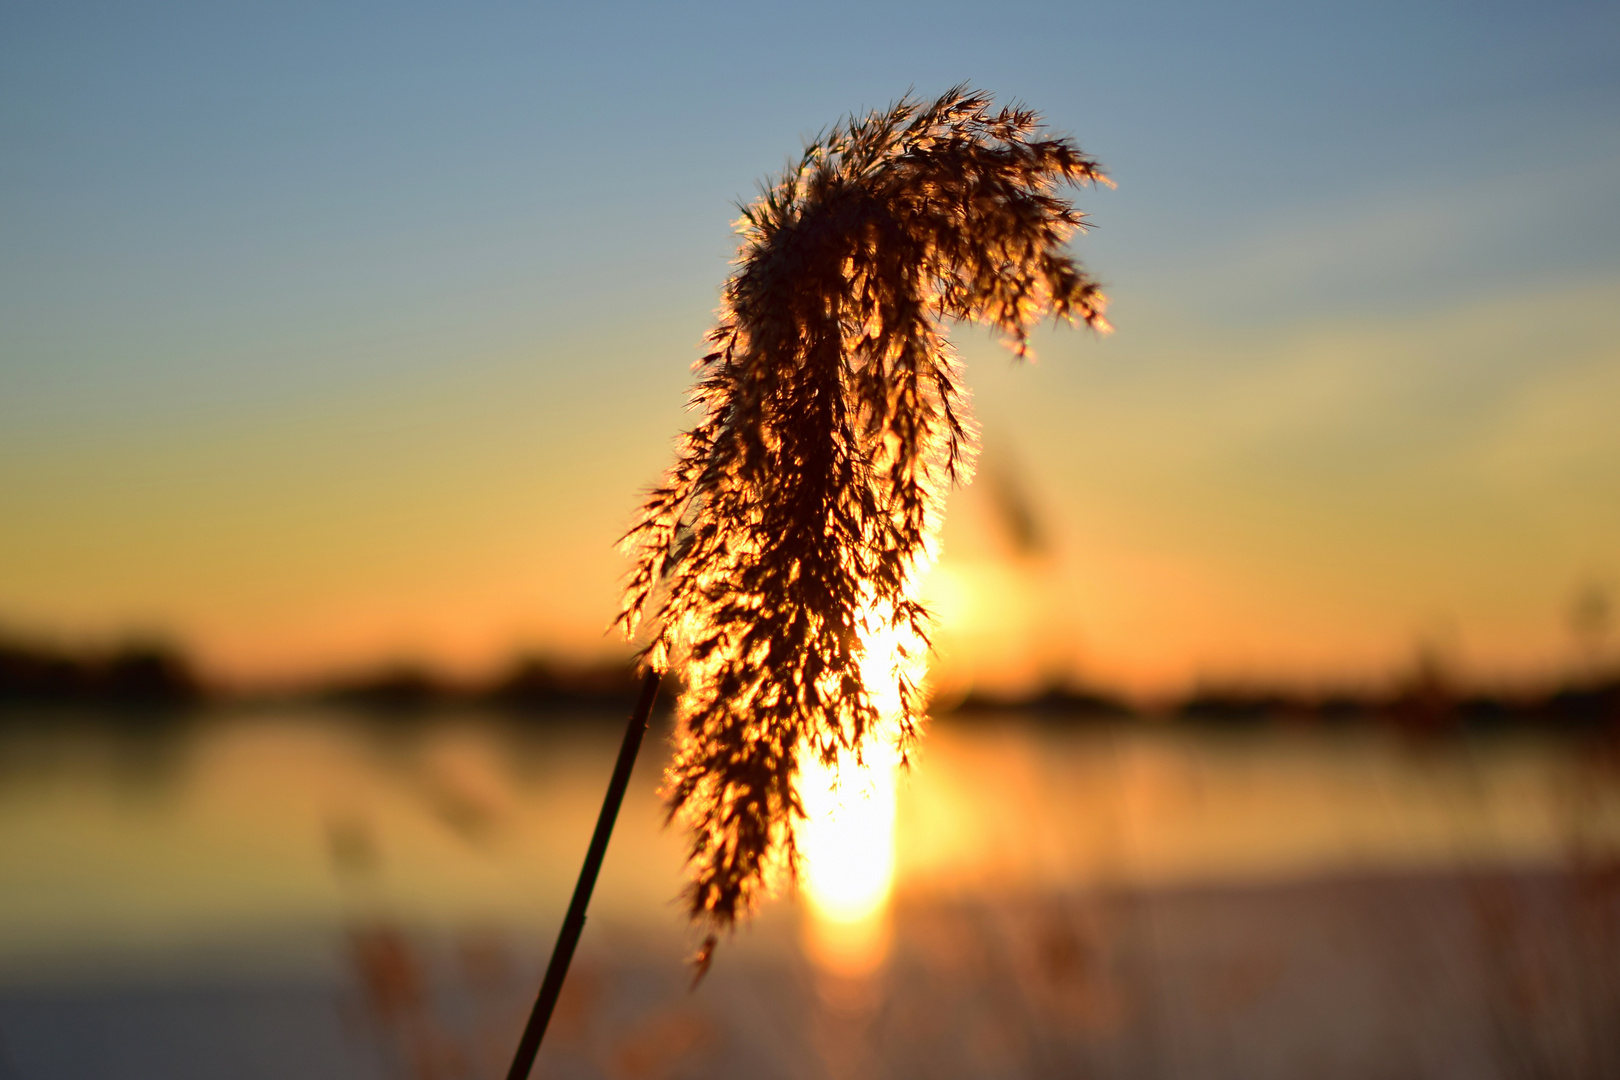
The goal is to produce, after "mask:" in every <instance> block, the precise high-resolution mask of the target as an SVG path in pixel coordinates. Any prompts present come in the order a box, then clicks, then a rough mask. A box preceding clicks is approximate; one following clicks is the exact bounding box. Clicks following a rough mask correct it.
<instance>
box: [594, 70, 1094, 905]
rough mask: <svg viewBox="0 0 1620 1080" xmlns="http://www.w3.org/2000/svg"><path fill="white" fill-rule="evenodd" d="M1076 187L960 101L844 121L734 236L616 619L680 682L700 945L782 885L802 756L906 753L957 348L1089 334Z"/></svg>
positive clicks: (634, 538) (1068, 145) (1025, 137)
mask: <svg viewBox="0 0 1620 1080" xmlns="http://www.w3.org/2000/svg"><path fill="white" fill-rule="evenodd" d="M1093 182H1100V183H1107V180H1106V178H1105V177H1104V176H1103V174H1102V171H1101V169H1100V168H1099V166H1098V165H1097V163H1096V162H1095V161H1093V160H1092V159H1091V158H1089V157H1087V156H1086V155H1085V154H1083V153H1082V152H1081V151H1080V149H1079V147H1077V146H1076V145H1075V144H1074V143H1073V141H1071V140H1069V139H1067V138H1062V137H1056V136H1051V135H1049V134H1047V133H1046V132H1045V131H1044V130H1043V128H1042V127H1041V124H1040V118H1039V117H1038V116H1037V115H1036V114H1035V113H1034V112H1031V111H1030V110H1028V109H1024V108H1020V107H1013V108H1006V109H1000V110H997V109H994V108H993V107H992V104H991V101H990V98H989V97H988V96H986V95H984V94H981V93H976V92H972V91H969V90H968V89H966V88H965V87H957V88H955V89H953V90H950V91H948V92H947V93H946V94H944V95H943V96H942V97H940V98H939V99H938V100H936V101H933V102H931V103H927V104H923V103H919V102H916V101H913V100H911V99H909V98H908V99H905V100H902V101H901V102H899V103H898V104H896V105H894V106H893V107H891V108H889V109H886V110H882V111H879V112H874V113H872V114H870V115H868V116H865V117H860V118H852V119H849V120H846V121H844V122H843V123H841V124H839V125H837V126H836V127H834V128H833V129H832V130H831V131H830V132H828V133H827V134H826V135H824V136H823V137H821V138H818V139H816V140H815V141H813V142H812V143H811V144H810V145H809V146H808V147H806V149H805V151H804V154H803V156H802V157H801V158H800V160H799V162H798V164H797V165H796V166H794V167H792V168H790V169H789V170H788V171H787V172H785V173H784V174H783V175H782V176H780V177H779V178H777V179H776V181H775V182H774V183H772V184H771V185H770V186H768V187H767V188H766V189H765V190H764V191H763V192H762V193H761V195H760V196H759V198H757V199H756V200H755V201H754V202H753V203H752V204H750V205H749V206H747V207H744V208H743V215H742V218H741V221H740V227H741V233H742V244H741V247H740V249H739V252H738V258H737V269H736V271H735V272H734V273H733V274H732V276H731V278H730V280H729V281H728V282H727V283H726V285H725V288H724V290H723V292H722V299H721V308H720V317H719V323H718V325H717V326H716V327H715V328H714V330H712V331H711V332H710V334H709V342H710V344H711V345H712V347H713V351H712V352H710V353H709V354H708V355H707V356H705V357H704V358H703V360H702V361H701V362H700V364H699V367H698V382H697V387H696V390H695V391H694V394H693V401H694V404H695V405H696V406H697V408H698V409H699V410H701V412H702V414H703V418H702V419H701V420H700V422H699V423H698V424H697V426H696V427H694V428H692V429H691V430H690V431H688V432H687V433H686V434H685V436H683V438H682V440H681V442H680V444H679V448H678V450H677V453H676V463H675V466H674V468H673V469H672V470H671V472H670V474H669V476H668V479H667V480H666V482H665V483H664V484H663V485H662V486H660V487H658V488H656V489H654V490H653V492H652V493H651V494H650V496H649V497H648V500H647V503H646V506H645V510H644V514H643V516H642V519H641V521H640V522H639V523H638V524H637V525H636V526H635V528H634V529H632V530H631V532H630V534H629V538H628V540H629V543H630V544H631V546H632V549H633V551H634V553H635V556H636V567H635V570H634V572H633V574H632V577H631V581H630V585H629V588H628V589H627V591H626V598H625V605H624V611H623V615H622V620H623V622H624V624H625V627H626V629H627V631H631V632H633V631H634V630H635V629H636V627H637V626H638V624H639V623H640V622H641V620H642V619H643V617H649V618H650V619H651V622H652V630H651V640H650V642H649V644H648V646H647V651H646V653H645V658H646V664H647V666H648V667H649V668H650V669H652V670H657V671H663V670H665V669H668V668H670V667H671V666H673V667H674V668H675V669H677V670H679V671H680V672H681V674H682V675H683V676H684V678H685V680H686V689H685V692H684V694H683V695H682V699H681V706H680V715H681V728H680V734H679V735H678V740H677V747H676V752H675V759H674V762H673V764H672V765H671V766H670V769H669V772H668V774H667V775H668V785H667V789H666V794H667V800H668V807H669V813H670V816H671V817H672V818H677V817H678V818H681V819H682V820H684V821H685V822H686V823H687V825H688V826H689V836H690V839H691V846H690V856H689V861H690V867H691V870H692V877H691V884H690V886H689V887H688V889H687V891H686V896H685V898H686V903H687V910H688V912H689V914H690V915H691V917H692V918H693V919H694V920H695V921H698V922H702V923H706V924H708V925H709V926H710V927H712V928H716V929H724V928H729V927H731V926H732V925H733V924H734V923H735V921H736V919H737V918H738V917H739V916H741V915H743V914H745V913H747V912H748V911H749V910H750V909H751V908H752V907H753V905H754V904H755V903H756V901H757V898H758V896H759V895H760V892H761V890H762V888H763V887H764V885H765V882H766V878H767V875H768V873H769V871H770V870H771V868H773V867H776V866H780V867H783V868H785V870H786V871H787V872H788V873H789V874H790V875H791V874H793V873H794V872H795V869H796V861H797V856H796V850H795V846H794V838H793V830H792V824H793V821H794V820H795V819H796V818H798V817H802V816H803V808H802V806H801V804H800V801H799V795H798V792H797V790H796V787H795V783H796V778H797V773H798V761H799V755H800V754H801V753H807V752H808V753H814V754H816V755H818V756H819V757H820V758H821V760H822V761H823V762H825V763H826V764H828V765H833V766H836V765H837V763H838V762H839V760H840V759H841V758H842V757H843V756H844V755H846V754H848V755H852V756H853V759H854V760H856V761H859V760H861V755H862V753H863V750H864V749H865V748H866V747H867V745H868V744H869V741H870V740H872V739H875V738H882V739H891V738H892V739H894V740H896V741H897V742H898V743H899V745H900V749H901V753H902V757H903V756H904V753H905V750H906V748H907V747H909V746H910V744H911V743H912V742H913V740H914V739H915V738H916V735H917V721H918V717H919V716H920V714H921V712H922V709H923V707H924V704H925V700H924V692H923V689H922V687H921V686H920V685H919V683H918V681H917V678H916V676H915V671H916V666H917V662H918V661H920V659H921V657H922V654H923V653H924V652H925V650H926V648H927V639H928V631H929V626H928V613H927V612H926V611H925V610H924V608H923V606H922V604H921V602H920V601H919V599H918V597H917V595H916V585H917V580H918V577H919V575H920V573H921V572H922V571H923V569H925V568H926V566H927V565H928V564H929V562H930V561H931V560H932V555H933V547H934V537H935V535H936V533H937V529H938V527H939V521H940V516H941V514H942V512H943V506H942V500H943V497H944V493H945V491H946V490H947V489H948V488H949V486H950V485H951V484H952V483H955V482H958V481H965V480H966V479H967V477H968V475H969V472H970V470H971V459H972V455H973V446H974V441H975V435H976V433H975V431H974V430H973V428H972V426H971V424H970V421H969V419H968V416H967V401H966V394H965V390H964V388H963V386H962V383H961V377H960V372H959V370H958V368H957V364H956V361H955V358H954V355H953V353H952V351H951V349H950V346H949V343H948V341H947V339H946V324H947V323H948V322H951V321H968V322H978V323H985V324H988V325H991V326H994V327H995V328H996V329H998V330H1000V331H1001V332H1002V333H1003V334H1004V335H1005V337H1006V339H1007V342H1008V344H1009V346H1010V347H1011V349H1012V350H1013V352H1014V353H1015V355H1017V356H1020V357H1022V356H1025V355H1027V353H1028V351H1029V334H1030V331H1031V329H1032V328H1033V326H1034V325H1035V324H1036V323H1037V322H1038V321H1039V320H1041V319H1043V318H1046V317H1048V316H1050V317H1053V318H1057V319H1062V320H1070V321H1080V322H1084V323H1086V324H1088V325H1090V326H1092V327H1094V328H1096V329H1099V330H1103V329H1106V328H1107V323H1106V322H1105V321H1104V319H1103V308H1104V304H1105V299H1104V297H1103V295H1102V293H1101V291H1100V290H1099V289H1098V286H1097V284H1096V282H1095V281H1093V280H1092V278H1091V277H1090V276H1089V275H1088V274H1087V273H1086V271H1085V270H1084V269H1082V268H1081V266H1080V265H1079V264H1078V263H1077V262H1076V261H1075V260H1074V258H1073V257H1072V256H1070V255H1069V254H1068V252H1067V250H1066V247H1065V245H1066V243H1067V241H1068V240H1069V238H1070V237H1071V236H1072V235H1073V233H1074V232H1075V231H1076V230H1077V229H1079V228H1081V227H1082V226H1083V224H1084V217H1083V215H1082V214H1081V213H1080V212H1079V211H1078V210H1076V209H1075V208H1074V206H1073V205H1072V204H1071V203H1070V201H1069V200H1068V198H1067V197H1066V196H1067V193H1066V192H1065V191H1064V190H1062V189H1063V188H1065V187H1067V186H1070V185H1080V184H1085V183H1093ZM885 639H887V640H889V641H892V642H894V644H893V647H892V649H883V648H879V647H877V646H875V645H874V642H877V641H880V640H885ZM885 651H890V652H892V653H893V654H894V655H893V657H892V659H891V657H889V656H885V655H882V654H883V652H885ZM873 661H876V662H877V663H878V664H880V665H887V666H889V667H890V670H889V671H887V672H881V673H880V672H876V671H873V670H871V668H872V663H873ZM884 683H886V684H887V686H884V685H880V684H884ZM889 698H892V699H893V700H894V701H895V703H896V704H895V706H894V707H893V709H892V715H885V711H887V710H883V709H880V707H879V704H878V702H879V701H880V700H885V699H889ZM886 728H888V729H892V730H885V729H886Z"/></svg>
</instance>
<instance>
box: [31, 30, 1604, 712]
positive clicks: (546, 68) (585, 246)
mask: <svg viewBox="0 0 1620 1080" xmlns="http://www.w3.org/2000/svg"><path fill="white" fill-rule="evenodd" d="M962 80H971V81H972V82H973V83H974V84H976V85H978V86H980V87H983V88H984V89H987V90H989V91H991V92H992V93H994V94H996V95H997V96H998V97H999V98H1001V99H1003V100H1008V99H1013V98H1019V99H1022V100H1024V101H1026V102H1028V103H1029V104H1031V105H1033V106H1034V107H1036V108H1037V109H1039V110H1041V111H1042V112H1043V113H1044V114H1045V115H1046V116H1047V118H1048V120H1049V122H1050V123H1051V124H1052V125H1053V126H1054V127H1056V128H1058V129H1060V130H1063V131H1066V132H1070V133H1072V134H1074V135H1075V136H1076V137H1077V138H1078V139H1079V140H1080V142H1081V144H1082V145H1083V146H1084V147H1085V148H1086V149H1087V150H1088V151H1090V152H1091V153H1093V154H1095V155H1096V156H1098V157H1099V158H1101V159H1102V161H1103V162H1104V164H1105V165H1106V166H1107V167H1108V168H1109V170H1110V172H1111V173H1112V175H1113V176H1114V177H1115V178H1116V179H1117V180H1118V182H1119V187H1118V190H1116V191H1097V192H1085V193H1082V195H1081V197H1080V200H1079V201H1080V203H1081V205H1082V206H1083V207H1084V208H1085V209H1087V210H1088V211H1090V212H1091V213H1092V215H1093V218H1094V220H1095V222H1096V224H1097V229H1096V230H1095V231H1094V232H1093V233H1092V234H1090V235H1089V236H1088V237H1086V238H1084V239H1083V240H1081V241H1080V242H1079V244H1078V250H1079V253H1080V254H1081V256H1082V258H1084V259H1085V261H1086V262H1087V263H1088V264H1089V265H1090V266H1091V267H1092V268H1093V269H1094V270H1095V271H1096V272H1097V273H1098V274H1099V275H1100V276H1101V277H1102V278H1103V279H1104V280H1105V281H1106V282H1107V283H1108V286H1109V291H1110V293H1111V294H1112V296H1113V298H1114V307H1113V309H1112V311H1111V313H1110V314H1111V315H1112V316H1113V318H1114V322H1115V323H1116V325H1117V327H1118V331H1117V333H1116V334H1115V335H1113V336H1112V337H1110V338H1107V339H1101V340H1099V339H1097V338H1096V337H1094V336H1093V335H1090V334H1088V333H1081V332H1074V331H1058V332H1054V333H1050V334H1043V335H1042V337H1041V338H1040V340H1039V346H1040V353H1041V361H1040V363H1039V365H1037V366H1036V367H1033V368H1022V369H1015V368H1014V367H1013V366H1012V365H1011V363H1010V362H1009V361H1008V360H1007V359H1005V357H1004V356H1003V355H1001V354H999V353H998V350H997V348H996V347H995V345H994V344H993V343H992V342H990V341H989V340H988V338H987V337H986V336H985V335H984V334H982V333H980V332H977V331H964V332H962V333H960V334H958V343H959V345H960V346H961V348H962V351H963V353H964V355H965V356H966V357H967V359H968V364H969V376H970V380H971V382H972V383H973V386H974V389H975V392H976V396H977V407H978V412H979V416H980V419H981V420H982V421H983V423H984V426H985V431H986V446H987V449H986V458H985V465H986V480H987V482H986V483H981V484H980V485H977V486H976V487H974V488H971V489H969V490H968V491H967V492H965V493H963V494H962V496H961V497H959V498H957V499H956V500H955V504H954V505H953V508H952V512H951V518H950V524H949V526H948V529H947V536H946V545H945V562H944V564H943V566H942V570H941V572H940V574H939V576H938V578H937V580H936V581H935V582H934V583H933V586H932V591H933V594H934V596H935V598H936V601H937V603H938V606H939V608H940V612H941V615H942V618H943V620H944V626H943V630H942V634H941V640H940V645H941V651H942V654H943V656H944V658H945V666H946V667H948V668H949V669H950V670H951V671H952V672H954V674H953V675H952V676H951V677H952V678H957V679H960V680H969V679H977V680H978V681H980V682H981V683H994V682H1008V681H1014V682H1015V681H1018V680H1020V679H1025V680H1027V679H1029V678H1034V677H1037V676H1038V675H1039V674H1040V673H1041V672H1043V671H1047V670H1052V671H1067V670H1070V669H1074V670H1078V671H1081V672H1082V673H1084V674H1085V675H1086V676H1087V677H1089V678H1094V679H1098V680H1101V681H1104V682H1109V683H1113V684H1116V685H1122V686H1128V687H1132V688H1135V689H1142V690H1152V689H1155V688H1161V689H1162V688H1166V687H1172V686H1175V685H1180V684H1185V683H1187V682H1189V681H1196V680H1199V679H1223V678H1240V677H1258V676H1261V675H1279V676H1282V677H1288V678H1299V679H1316V680H1322V679H1335V678H1352V677H1358V676H1378V675H1382V674H1385V673H1388V672H1391V671H1395V670H1398V669H1399V668H1400V666H1401V665H1403V664H1409V663H1410V662H1411V659H1412V657H1413V656H1414V655H1415V654H1416V653H1417V651H1418V650H1419V649H1420V648H1428V649H1434V650H1438V651H1439V652H1440V653H1442V654H1443V655H1444V656H1445V657H1446V658H1447V660H1448V662H1450V663H1453V664H1455V665H1457V666H1459V667H1461V668H1465V669H1467V670H1470V671H1474V672H1479V673H1484V674H1489V675H1494V676H1499V677H1513V676H1515V675H1520V674H1525V673H1532V672H1536V671H1544V670H1546V669H1548V668H1549V667H1551V666H1556V665H1559V664H1563V663H1566V662H1568V661H1569V660H1570V658H1571V657H1572V656H1573V655H1574V654H1575V648H1576V642H1575V641H1574V639H1573V636H1572V634H1571V632H1570V628H1569V619H1568V612H1569V610H1570V606H1571V602H1572V598H1573V597H1574V596H1575V595H1576V594H1577V592H1578V591H1579V590H1581V589H1586V588H1591V587H1610V586H1615V585H1617V584H1620V424H1617V423H1615V422H1614V420H1613V418H1612V414H1613V413H1615V411H1616V406H1617V405H1620V6H1617V5H1615V4H1613V3H1602V4H1590V5H1578V4H1543V5H1523V4H1514V5H1508V4H1479V3H1472V4H1447V5H1438V4H1412V3H1401V4H1368V3H1363V4H1355V5H1350V4H1341V5H1331V6H1329V5H1311V4H1299V3H1290V4H1280V3H1279V4H1271V5H1263V4H1245V5H1227V6H1223V7H1217V6H1215V5H1207V4H1187V5H1143V4H1132V5H1121V4H1111V5H1084V4H1038V3H1027V4H1017V3H1012V4H1000V5H995V6H988V5H979V4H975V5H967V4H955V3H936V4H928V5H871V4H867V3H861V4H846V5H840V4H822V5H808V6H807V5H774V4H763V3H761V4H749V5H741V4H731V5H727V4H706V5H674V4H670V5H641V6H630V5H567V6H561V5H558V6H550V5H537V4H488V5H443V6H441V7H438V8H429V7H423V6H415V5H404V4H399V3H391V4H387V5H382V4H369V5H368V4H308V5H300V4H295V3H278V4H274V5H269V4H265V5H217V4H195V5H185V4H168V3H153V2H148V3H143V4H139V5H112V4H107V5H88V4H77V3H72V2H53V3H48V4H47V3H31V2H13V3H8V4H6V5H5V6H4V7H3V9H0V627H11V628H14V629H16V630H19V631H37V632H44V633H52V634H58V635H63V636H66V637H69V638H91V639H95V638H105V637H108V636H111V635H116V634H120V633H125V632H130V631H142V632H161V633H165V634H169V635H172V636H174V637H177V638H178V639H180V640H181V641H183V642H185V643H186V644H188V645H189V646H191V647H192V648H194V649H195V650H196V651H197V652H198V654H199V655H200V656H201V657H202V658H203V659H204V661H205V662H207V663H208V664H210V665H212V666H214V667H215V668H217V669H219V670H221V671H224V672H227V673H230V674H233V675H236V676H239V677H251V678H264V677H276V676H281V675H287V674H293V673H298V672H307V671H311V670H315V669H319V668H327V667H331V666H334V665H338V666H341V665H355V664H364V663H367V662H370V661H372V660H375V659H378V658H381V657H387V656H409V657H416V658H420V659H423V660H427V661H432V662H436V663H444V664H448V665H453V666H455V667H458V668H463V669H474V668H477V667H479V666H481V665H488V664H490V663H493V662H495V661H497V660H498V659H499V658H501V657H504V656H505V655H507V654H508V653H509V652H510V651H511V650H512V649H514V648H518V647H538V648H551V649H556V650H561V651H564V652H568V653H574V654H585V653H590V652H593V651H600V650H603V649H605V648H609V647H611V641H610V639H606V638H604V636H603V628H604V627H605V625H606V624H607V622H608V620H609V618H610V617H611V614H612V612H613V610H614V609H615V605H616V598H617V590H618V585H619V580H620V575H621V574H622V571H623V569H624V562H623V560H622V558H621V557H620V556H619V555H618V554H617V553H616V551H615V550H614V547H613V544H614V541H615V539H616V537H617V536H618V534H619V533H620V532H621V531H622V529H623V528H624V527H625V526H626V525H627V524H628V522H629V520H630V518H631V515H632V512H633V508H634V505H635V499H636V496H637V493H638V491H639V490H640V489H641V488H643V487H644V486H645V485H646V484H648V483H649V482H651V481H652V480H654V479H655V478H656V477H657V475H658V473H659V471H660V470H661V469H662V468H663V467H664V465H665V464H666V462H667V460H668V456H669V453H670V448H671V441H672V437H673V436H674V434H675V433H676V432H677V430H678V429H679V428H680V427H681V426H682V424H683V422H684V421H685V417H684V414H683V412H682V402H683V390H684V388H685V386H686V384H687V381H688V379H689V371H688V365H689V364H690V362H691V361H692V360H693V359H695V358H696V356H697V355H698V343H699V340H700V337H701V335H702V333H703V332H704V330H705V329H706V327H707V326H708V323H709V321H710V318H711V315H712V309H713V307H714V304H715V301H716V298H717V290H718V287H719V285H720V283H721V281H722V280H723V279H724V277H725V275H726V272H727V264H728V260H729V258H730V255H731V252H732V250H733V246H734V241H733V238H732V236H731V233H730V228H729V223H730V221H731V220H732V219H733V218H734V217H735V208H734V206H733V201H734V200H737V199H746V198H749V197H751V195H752V193H753V191H754V185H755V183H756V181H757V180H758V179H760V178H761V177H763V176H765V175H766V174H768V173H770V172H772V171H773V170H775V169H777V168H779V167H780V166H781V165H782V164H783V162H784V161H785V160H786V158H787V157H788V156H789V155H790V154H792V153H794V152H796V151H797V150H798V148H799V147H800V146H801V145H802V143H803V141H804V140H805V139H806V138H807V137H809V136H812V135H814V134H815V132H816V131H818V130H819V129H820V128H822V127H823V126H825V125H827V124H829V123H831V122H833V121H834V120H836V119H838V118H839V117H840V116H842V115H843V114H845V113H848V112H850V111H852V110H861V109H865V108H871V107H875V106H881V105H884V104H886V103H887V102H889V101H891V100H892V99H894V98H896V97H897V96H899V95H900V94H901V93H903V92H905V91H906V90H907V88H908V87H915V88H916V90H917V91H918V92H919V93H921V94H927V95H931V94H935V93H938V92H939V91H941V90H943V89H944V88H946V87H947V86H949V85H951V84H953V83H956V82H958V81H962ZM1008 506H1012V507H1014V508H1015V511H1016V512H1012V513H1009V512H1008V511H1007V509H1006V508H1007V507H1008ZM1023 512H1027V513H1029V514H1031V515H1033V518H1034V520H1035V522H1036V524H1037V525H1038V526H1039V528H1038V530H1037V532H1038V535H1037V536H1035V538H1034V540H1033V541H1032V540H1031V539H1030V537H1028V536H1025V537H1024V538H1023V540H1022V541H1020V539H1019V535H1018V534H1019V530H1018V529H1016V528H1009V527H1008V525H1009V522H1012V521H1014V520H1015V519H1016V518H1017V517H1018V516H1019V514H1020V513H1023ZM1611 644H1612V643H1611Z"/></svg>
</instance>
